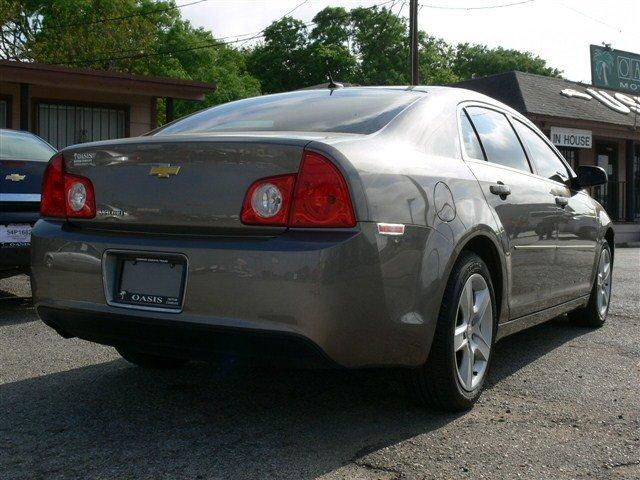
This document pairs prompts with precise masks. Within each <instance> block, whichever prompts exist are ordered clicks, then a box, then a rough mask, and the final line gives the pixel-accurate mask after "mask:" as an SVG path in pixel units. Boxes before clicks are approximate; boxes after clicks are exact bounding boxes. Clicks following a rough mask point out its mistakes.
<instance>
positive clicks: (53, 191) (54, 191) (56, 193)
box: [40, 155, 67, 218]
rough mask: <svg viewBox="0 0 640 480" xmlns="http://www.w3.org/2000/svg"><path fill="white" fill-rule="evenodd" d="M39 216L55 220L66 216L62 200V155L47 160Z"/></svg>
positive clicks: (63, 200) (64, 204)
mask: <svg viewBox="0 0 640 480" xmlns="http://www.w3.org/2000/svg"><path fill="white" fill-rule="evenodd" d="M40 215H41V216H43V217H55V218H65V217H66V216H67V212H66V202H65V199H64V160H63V158H62V155H56V156H55V157H53V158H52V159H51V160H49V164H48V165H47V168H46V170H45V171H44V177H43V180H42V192H41V198H40Z"/></svg>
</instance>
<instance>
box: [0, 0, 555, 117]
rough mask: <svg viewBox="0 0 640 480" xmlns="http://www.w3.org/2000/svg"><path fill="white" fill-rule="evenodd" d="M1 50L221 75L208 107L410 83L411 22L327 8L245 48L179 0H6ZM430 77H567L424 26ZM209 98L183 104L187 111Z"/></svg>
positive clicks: (77, 63) (183, 74) (18, 55)
mask: <svg viewBox="0 0 640 480" xmlns="http://www.w3.org/2000/svg"><path fill="white" fill-rule="evenodd" d="M0 27H1V30H0V57H2V58H6V59H13V60H21V61H37V62H42V63H50V64H60V65H69V66H74V67H85V68H94V69H100V70H116V71H121V72H129V73H138V74H147V75H160V76H169V77H175V78H182V79H192V80H199V81H205V82H215V83H216V84H217V85H218V89H217V91H216V92H215V93H212V94H209V95H207V99H206V105H212V104H217V103H223V102H227V101H231V100H235V99H238V98H244V97H247V96H252V95H258V94H260V93H271V92H281V91H286V90H293V89H297V88H302V87H306V86H310V85H314V84H318V83H323V82H325V81H326V80H327V74H328V72H331V74H332V76H333V78H334V79H336V80H337V81H342V82H349V83H355V84H360V85H393V84H407V83H408V82H409V68H408V64H409V41H408V25H407V21H406V19H405V18H404V17H401V16H399V15H397V14H395V13H394V12H392V11H391V10H390V9H388V8H385V7H382V8H380V7H358V8H353V9H351V10H347V9H346V8H344V7H327V8H324V9H323V10H321V11H319V12H318V13H317V14H316V15H315V17H314V18H313V20H312V22H310V24H305V23H304V22H302V21H300V20H296V19H294V18H292V17H284V18H282V19H279V20H277V21H275V22H273V23H272V24H271V25H270V26H269V27H267V28H266V30H265V31H264V37H263V40H262V41H261V42H260V43H259V44H257V45H254V46H252V47H248V48H245V49H237V48H233V46H231V45H225V44H224V43H223V42H219V41H216V39H215V37H214V35H213V33H212V32H210V31H207V30H204V29H202V28H195V27H193V25H191V24H190V23H189V22H188V21H186V20H184V19H182V18H181V15H180V10H179V9H178V8H176V3H175V1H174V0H0ZM419 44H420V55H419V61H420V65H419V71H420V78H421V82H422V83H423V84H447V83H453V82H456V81H459V80H465V79H468V78H472V77H476V76H483V75H490V74H495V73H501V72H504V71H508V70H522V71H525V72H533V73H538V74H541V75H553V76H558V75H560V73H561V72H560V71H558V70H557V69H554V68H551V67H548V66H547V64H546V62H545V61H544V60H543V59H541V58H540V57H537V56H535V55H533V54H531V53H529V52H521V51H517V50H508V49H504V48H501V47H498V48H488V47H486V46H484V45H470V44H466V43H465V44H460V45H457V46H454V45H451V44H449V43H447V42H446V41H445V40H443V39H441V38H435V37H432V36H429V35H427V34H426V33H424V32H420V37H419ZM201 107H202V104H193V103H189V102H176V106H175V109H176V114H177V115H183V114H185V113H188V112H189V111H191V110H193V109H195V108H201Z"/></svg>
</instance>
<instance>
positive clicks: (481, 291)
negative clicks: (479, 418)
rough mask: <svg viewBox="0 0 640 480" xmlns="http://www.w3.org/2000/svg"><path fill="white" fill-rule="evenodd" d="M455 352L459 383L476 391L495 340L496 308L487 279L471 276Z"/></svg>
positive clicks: (461, 309) (458, 321)
mask: <svg viewBox="0 0 640 480" xmlns="http://www.w3.org/2000/svg"><path fill="white" fill-rule="evenodd" d="M457 312H458V314H457V319H456V327H455V330H454V337H453V349H454V353H455V357H456V368H457V374H458V380H459V381H460V384H461V385H462V388H464V389H465V390H467V391H472V390H473V389H475V388H476V387H477V386H478V385H479V384H480V382H482V379H483V378H484V375H485V373H486V370H487V365H488V363H489V356H490V354H491V341H492V338H493V304H492V301H491V292H490V291H489V287H488V285H487V282H486V280H485V279H484V277H483V276H482V275H480V274H478V273H474V274H473V275H471V276H470V277H469V278H468V279H467V281H466V283H465V284H464V287H463V289H462V293H461V294H460V299H459V300H458V310H457Z"/></svg>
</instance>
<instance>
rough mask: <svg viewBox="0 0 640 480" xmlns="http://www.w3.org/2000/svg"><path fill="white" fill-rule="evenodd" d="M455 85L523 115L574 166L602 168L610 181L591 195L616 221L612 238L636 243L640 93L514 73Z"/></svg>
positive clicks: (639, 223) (639, 191) (638, 232)
mask: <svg viewBox="0 0 640 480" xmlns="http://www.w3.org/2000/svg"><path fill="white" fill-rule="evenodd" d="M456 86H459V87H463V88H468V89H470V90H475V91H477V92H480V93H484V94H485V95H488V96H490V97H493V98H495V99H497V100H500V101H501V102H503V103H506V104H507V105H509V106H510V107H512V108H513V109H515V110H517V111H518V112H520V113H522V114H523V115H525V116H526V117H527V118H529V120H531V121H532V122H534V123H535V124H536V125H537V126H538V127H539V128H540V129H541V130H542V131H543V132H544V133H545V134H546V135H547V136H548V137H549V138H550V139H551V141H552V142H553V143H554V144H555V145H556V147H557V148H558V150H560V152H561V153H562V154H563V155H564V157H565V158H566V159H567V161H568V162H569V164H570V165H571V166H572V167H573V168H575V167H576V166H578V165H599V166H601V167H603V168H604V169H605V170H606V171H607V173H608V175H609V181H608V183H607V184H606V185H603V186H600V187H596V188H594V189H593V190H592V192H591V193H592V195H593V196H594V197H595V198H596V199H597V200H598V201H599V202H600V203H601V204H602V205H603V206H604V207H605V209H606V210H607V212H608V213H609V216H610V217H611V218H612V219H613V220H614V222H615V223H616V225H615V229H616V242H620V243H626V242H637V241H640V92H638V94H631V93H622V92H617V91H613V90H604V89H602V88H599V87H593V86H592V85H588V84H583V83H578V82H571V81H569V80H565V79H563V78H556V77H546V76H542V75H534V74H530V73H523V72H514V71H512V72H506V73H502V74H498V75H491V76H487V77H481V78H474V79H471V80H467V81H464V82H460V83H458V84H456Z"/></svg>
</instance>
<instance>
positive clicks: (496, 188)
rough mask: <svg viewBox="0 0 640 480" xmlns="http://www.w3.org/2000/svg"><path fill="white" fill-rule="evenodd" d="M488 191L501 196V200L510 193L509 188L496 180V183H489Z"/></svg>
mask: <svg viewBox="0 0 640 480" xmlns="http://www.w3.org/2000/svg"><path fill="white" fill-rule="evenodd" d="M489 191H490V192H491V193H493V194H494V195H498V196H500V197H502V199H503V200H504V198H505V197H506V196H507V195H511V188H509V186H508V185H505V184H504V183H502V182H498V184H497V185H491V186H490V187H489Z"/></svg>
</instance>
